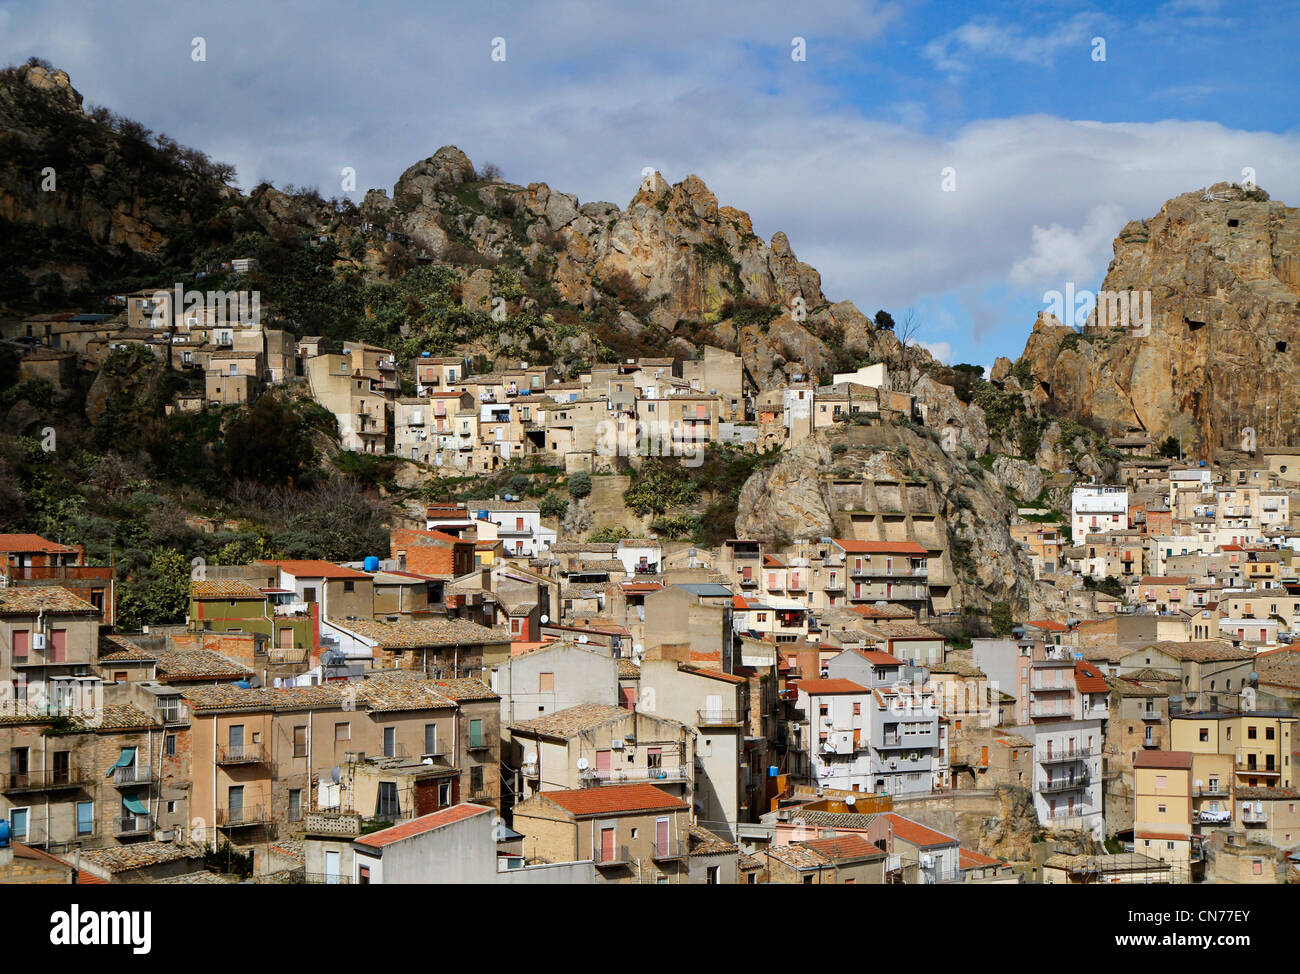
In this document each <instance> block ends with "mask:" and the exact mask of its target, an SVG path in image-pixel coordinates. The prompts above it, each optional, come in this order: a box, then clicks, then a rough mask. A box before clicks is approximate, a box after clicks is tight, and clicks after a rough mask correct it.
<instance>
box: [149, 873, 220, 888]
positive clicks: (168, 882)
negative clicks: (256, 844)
mask: <svg viewBox="0 0 1300 974" xmlns="http://www.w3.org/2000/svg"><path fill="white" fill-rule="evenodd" d="M154 882H155V883H157V884H158V885H159V886H229V885H230V884H232V883H238V882H239V877H238V876H236V875H234V874H233V873H210V872H208V871H207V870H206V869H201V870H199V871H198V872H192V873H181V874H180V875H179V876H168V877H167V878H166V879H158V880H154Z"/></svg>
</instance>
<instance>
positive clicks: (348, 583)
mask: <svg viewBox="0 0 1300 974" xmlns="http://www.w3.org/2000/svg"><path fill="white" fill-rule="evenodd" d="M356 589H357V583H356V582H354V581H353V580H352V579H350V578H349V579H345V580H344V582H343V591H345V592H355V591H356Z"/></svg>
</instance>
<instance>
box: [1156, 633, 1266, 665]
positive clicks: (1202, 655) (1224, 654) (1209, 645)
mask: <svg viewBox="0 0 1300 974" xmlns="http://www.w3.org/2000/svg"><path fill="white" fill-rule="evenodd" d="M1144 648H1146V649H1151V648H1154V649H1157V650H1159V651H1160V652H1162V653H1164V654H1165V655H1166V656H1169V657H1171V658H1173V659H1176V660H1179V661H1188V662H1192V663H1210V662H1225V661H1231V660H1243V659H1252V658H1253V657H1254V655H1255V654H1254V653H1252V652H1251V651H1250V650H1248V649H1245V648H1241V649H1238V648H1237V647H1235V646H1233V645H1232V644H1231V643H1228V642H1224V641H1223V640H1219V639H1207V640H1201V641H1197V642H1190V643H1175V642H1168V641H1163V642H1158V643H1151V644H1150V645H1149V646H1146V647H1144Z"/></svg>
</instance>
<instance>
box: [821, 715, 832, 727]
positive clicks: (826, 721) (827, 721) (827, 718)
mask: <svg viewBox="0 0 1300 974" xmlns="http://www.w3.org/2000/svg"><path fill="white" fill-rule="evenodd" d="M822 723H823V724H825V725H826V726H827V727H830V726H832V725H833V724H834V723H835V718H834V717H831V716H830V715H829V714H828V715H827V716H825V717H823V718H822Z"/></svg>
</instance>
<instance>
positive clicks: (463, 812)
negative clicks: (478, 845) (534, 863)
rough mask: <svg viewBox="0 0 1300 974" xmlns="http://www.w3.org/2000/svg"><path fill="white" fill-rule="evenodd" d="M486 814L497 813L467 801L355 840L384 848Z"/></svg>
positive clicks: (377, 847)
mask: <svg viewBox="0 0 1300 974" xmlns="http://www.w3.org/2000/svg"><path fill="white" fill-rule="evenodd" d="M486 814H495V812H494V810H493V809H491V808H489V807H488V806H486V805H475V804H472V803H470V802H465V803H462V804H460V805H452V806H451V808H443V809H440V810H439V811H436V812H431V813H430V814H428V815H421V816H420V817H419V818H413V819H411V821H409V822H402V823H401V824H400V825H394V826H393V827H392V828H387V829H380V830H379V831H378V832H371V833H370V834H369V835H363V836H360V837H359V838H356V839H354V840H353V842H354V843H355V844H356V845H363V846H366V847H367V848H370V849H382V848H384V847H385V846H389V845H392V844H393V843H394V842H401V841H402V840H403V839H409V838H411V837H412V836H416V835H423V834H424V833H425V832H432V831H433V830H434V829H440V828H443V827H444V826H447V825H452V824H454V823H456V822H463V821H465V819H467V818H474V817H475V816H476V815H486Z"/></svg>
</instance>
